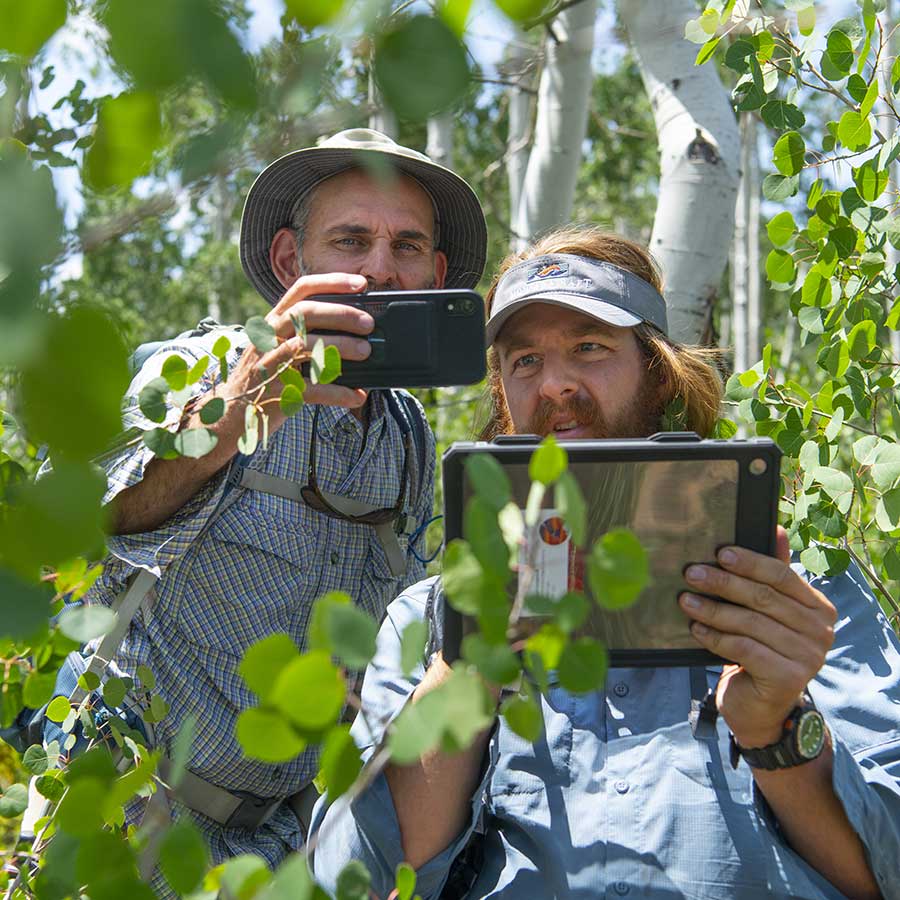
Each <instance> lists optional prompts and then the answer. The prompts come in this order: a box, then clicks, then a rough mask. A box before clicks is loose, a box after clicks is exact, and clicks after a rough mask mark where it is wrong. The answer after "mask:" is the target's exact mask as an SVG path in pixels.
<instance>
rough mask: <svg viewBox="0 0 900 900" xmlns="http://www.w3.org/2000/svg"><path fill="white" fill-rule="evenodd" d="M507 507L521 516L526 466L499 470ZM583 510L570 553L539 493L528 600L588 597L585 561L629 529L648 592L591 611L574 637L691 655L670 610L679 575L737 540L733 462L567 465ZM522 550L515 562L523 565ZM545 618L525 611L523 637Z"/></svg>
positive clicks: (682, 622) (677, 615)
mask: <svg viewBox="0 0 900 900" xmlns="http://www.w3.org/2000/svg"><path fill="white" fill-rule="evenodd" d="M504 468H505V469H506V471H507V473H508V475H509V477H510V481H511V483H512V490H513V498H514V500H515V501H516V502H517V503H518V504H519V506H520V507H521V508H522V509H523V510H524V507H525V500H526V498H527V496H528V490H529V487H530V481H529V478H528V467H527V464H525V463H523V464H512V465H509V464H507V465H505V466H504ZM569 470H570V471H571V472H572V474H573V475H574V476H575V477H576V479H577V480H578V483H579V484H580V485H581V489H582V491H583V493H584V498H585V502H586V505H587V522H588V541H587V546H586V549H585V551H582V550H579V549H576V548H575V546H574V544H573V543H572V541H571V539H570V537H569V535H568V533H567V531H566V528H565V525H564V523H563V521H562V519H561V518H560V517H559V514H558V512H557V510H555V509H554V508H553V507H552V506H551V505H550V504H551V503H552V491H548V492H547V499H546V500H545V506H544V508H543V509H542V510H541V516H540V520H539V526H538V528H537V529H536V532H535V536H534V538H533V539H534V540H535V541H536V542H537V547H536V548H535V550H534V559H535V573H534V577H533V581H532V588H531V591H530V593H536V594H540V595H541V596H543V597H547V598H554V599H558V598H559V597H561V596H562V595H563V594H565V593H566V592H567V591H570V590H583V591H584V592H585V593H586V594H587V595H588V597H589V598H590V597H591V591H590V585H589V583H588V579H587V577H586V573H585V552H589V549H590V547H592V546H593V544H594V542H595V541H596V540H598V539H599V538H600V537H602V535H603V534H604V533H605V532H607V531H609V530H610V529H612V528H617V527H626V528H629V529H631V530H632V531H633V532H634V533H635V535H636V536H637V537H638V539H639V540H640V542H641V544H642V545H643V547H644V549H645V550H646V552H647V555H648V561H649V569H650V576H651V583H650V584H649V585H648V586H647V587H646V588H645V589H644V590H643V591H642V592H641V594H640V596H639V597H638V599H637V601H636V602H635V603H634V604H633V605H632V606H630V607H628V608H627V609H623V610H605V609H602V608H601V607H599V606H598V605H597V604H596V603H593V602H592V603H591V607H590V609H591V612H590V614H589V618H588V620H587V622H586V623H585V625H584V626H583V627H582V628H581V629H580V631H579V633H581V634H589V635H591V636H592V637H595V638H597V639H599V640H601V641H602V642H603V643H604V644H605V645H606V646H607V648H609V649H610V650H618V649H621V650H631V649H638V650H655V649H693V650H696V649H697V648H698V647H699V646H700V645H699V644H698V643H697V642H696V641H695V640H694V639H693V637H691V634H690V630H689V628H688V624H689V623H688V619H687V617H686V616H685V615H684V613H683V612H682V611H681V609H680V608H679V606H678V602H677V598H678V594H679V593H680V592H682V591H684V590H686V588H687V585H686V584H685V581H684V577H683V574H682V573H683V572H684V569H685V567H686V566H687V565H688V564H690V563H693V562H710V563H711V562H714V561H715V555H716V551H717V549H719V548H720V547H722V546H723V545H725V544H731V543H734V541H735V521H736V514H737V496H738V479H739V463H738V461H737V460H734V459H700V460H698V459H682V460H664V461H660V460H655V461H637V462H628V463H621V462H584V463H580V462H570V466H569ZM527 552H529V550H528V548H527V547H526V548H523V550H522V555H521V556H520V561H524V559H525V558H526V557H525V556H524V554H525V553H527ZM542 621H544V617H543V616H539V615H535V614H533V613H532V612H531V611H530V610H528V609H527V607H526V609H525V614H524V615H523V617H522V620H521V629H522V636H524V635H525V634H527V633H530V632H532V631H534V630H536V628H537V627H539V625H540V623H541V622H542Z"/></svg>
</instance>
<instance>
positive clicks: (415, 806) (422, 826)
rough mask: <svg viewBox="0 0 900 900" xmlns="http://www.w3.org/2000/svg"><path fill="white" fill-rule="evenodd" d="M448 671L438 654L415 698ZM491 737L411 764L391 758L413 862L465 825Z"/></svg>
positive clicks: (391, 779)
mask: <svg viewBox="0 0 900 900" xmlns="http://www.w3.org/2000/svg"><path fill="white" fill-rule="evenodd" d="M450 673H451V669H450V667H449V666H448V665H447V664H446V663H445V662H444V661H443V659H441V658H440V657H437V658H436V660H435V662H434V663H432V665H431V666H430V667H429V669H428V672H427V673H426V675H425V678H424V679H423V680H422V682H421V683H420V684H419V686H418V687H417V688H416V690H415V693H414V694H413V699H412V701H411V702H413V703H415V702H416V701H417V699H420V698H421V697H423V696H424V695H425V694H427V693H428V692H429V691H431V690H434V689H435V688H436V687H438V686H439V685H440V684H442V683H443V682H444V681H445V680H446V679H447V678H448V677H449V676H450ZM489 737H490V729H487V730H485V731H483V732H482V733H481V734H479V735H478V736H477V737H476V738H475V741H474V742H473V744H472V746H471V747H469V748H468V749H467V750H463V751H462V752H460V753H452V754H448V753H443V752H441V751H440V750H435V751H433V752H431V753H428V754H426V755H425V756H423V757H422V758H421V759H419V760H418V762H415V763H413V764H411V765H408V766H397V765H393V764H391V765H389V766H388V767H387V768H386V769H385V778H387V783H388V786H389V787H390V790H391V797H392V799H393V801H394V809H395V810H396V812H397V821H398V823H399V825H400V837H401V840H402V843H403V855H404V857H405V858H406V861H407V862H408V863H409V864H410V865H411V866H412V867H413V868H416V869H418V868H420V867H421V866H422V865H424V864H425V863H426V862H428V860H430V859H432V858H433V857H435V856H437V855H438V854H439V853H440V852H441V851H442V850H445V849H446V848H447V847H448V846H449V845H450V844H451V843H452V842H453V840H454V839H455V838H456V837H457V836H458V835H459V833H460V832H461V831H462V830H463V828H464V827H465V825H466V822H467V820H468V818H469V815H470V810H471V807H472V794H473V792H474V791H475V788H476V787H477V785H478V779H479V777H480V775H481V766H482V760H483V759H484V754H485V749H486V748H487V744H488V739H489Z"/></svg>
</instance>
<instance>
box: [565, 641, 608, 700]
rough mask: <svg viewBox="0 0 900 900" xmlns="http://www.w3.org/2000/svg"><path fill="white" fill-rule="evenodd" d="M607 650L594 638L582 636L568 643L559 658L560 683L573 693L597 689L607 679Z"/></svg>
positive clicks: (583, 692)
mask: <svg viewBox="0 0 900 900" xmlns="http://www.w3.org/2000/svg"><path fill="white" fill-rule="evenodd" d="M607 666H608V658H607V655H606V650H605V649H604V648H603V646H602V645H601V644H598V643H597V641H595V640H593V639H592V638H588V637H582V638H578V639H577V640H576V641H573V642H572V643H570V644H568V645H567V646H566V648H565V650H563V652H562V656H561V657H560V660H559V668H558V669H557V674H558V676H559V683H560V684H561V685H562V686H563V687H564V688H565V689H566V690H567V691H571V692H572V693H573V694H586V693H587V692H588V691H597V690H600V688H602V687H603V683H604V682H605V681H606V670H607Z"/></svg>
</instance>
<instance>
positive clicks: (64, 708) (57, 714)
mask: <svg viewBox="0 0 900 900" xmlns="http://www.w3.org/2000/svg"><path fill="white" fill-rule="evenodd" d="M71 709H72V707H71V705H70V704H69V698H68V697H55V698H54V699H53V700H51V701H50V704H49V706H48V707H47V713H46V715H47V718H48V719H49V720H50V721H51V722H64V721H65V718H66V716H68V715H69V713H70V712H71Z"/></svg>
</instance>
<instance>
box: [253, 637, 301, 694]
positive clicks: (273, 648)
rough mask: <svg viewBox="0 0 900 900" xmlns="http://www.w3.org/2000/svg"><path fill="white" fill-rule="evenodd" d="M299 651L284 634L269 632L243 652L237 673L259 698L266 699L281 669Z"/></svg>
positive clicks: (294, 657)
mask: <svg viewBox="0 0 900 900" xmlns="http://www.w3.org/2000/svg"><path fill="white" fill-rule="evenodd" d="M298 655H299V651H298V649H297V645H296V644H295V643H294V641H293V639H292V638H290V637H289V636H288V635H286V634H270V635H269V636H268V637H265V638H263V639H262V640H260V641H257V642H256V643H255V644H253V645H252V646H250V647H249V648H248V649H247V650H246V651H245V653H244V657H243V659H242V660H241V662H240V665H239V666H238V673H239V674H240V676H241V677H242V678H243V679H244V681H245V682H246V683H247V687H248V688H250V690H251V691H253V692H254V693H255V694H258V695H259V697H260V699H261V700H268V698H269V695H270V694H271V691H272V688H273V687H274V685H275V680H276V679H277V678H278V675H279V674H280V672H281V670H282V669H283V668H284V667H285V666H286V665H287V664H288V663H289V662H291V661H293V660H294V659H296V658H297V656H298Z"/></svg>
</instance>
